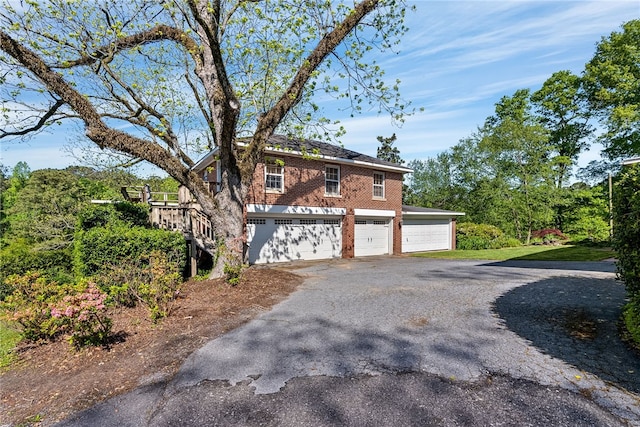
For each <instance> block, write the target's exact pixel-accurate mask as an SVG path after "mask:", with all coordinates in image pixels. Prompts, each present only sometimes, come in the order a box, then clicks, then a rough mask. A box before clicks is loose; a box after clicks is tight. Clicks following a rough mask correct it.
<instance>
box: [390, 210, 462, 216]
mask: <svg viewBox="0 0 640 427" xmlns="http://www.w3.org/2000/svg"><path fill="white" fill-rule="evenodd" d="M402 215H403V216H404V215H407V216H465V215H466V214H465V213H464V212H453V211H440V212H408V211H402Z"/></svg>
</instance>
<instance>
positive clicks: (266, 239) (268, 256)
mask: <svg viewBox="0 0 640 427" xmlns="http://www.w3.org/2000/svg"><path fill="white" fill-rule="evenodd" d="M247 242H248V243H249V263H251V264H264V263H272V262H285V261H293V260H301V259H306V260H311V259H327V258H340V257H342V221H341V220H340V219H309V218H268V217H262V218H248V220H247Z"/></svg>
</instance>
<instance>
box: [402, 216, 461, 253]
mask: <svg viewBox="0 0 640 427" xmlns="http://www.w3.org/2000/svg"><path fill="white" fill-rule="evenodd" d="M449 249H451V225H450V220H449V219H406V220H404V221H402V252H421V251H439V250H449Z"/></svg>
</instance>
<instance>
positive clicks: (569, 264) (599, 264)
mask: <svg viewBox="0 0 640 427" xmlns="http://www.w3.org/2000/svg"><path fill="white" fill-rule="evenodd" d="M483 266H486V267H512V268H537V269H542V270H573V271H601V272H603V273H615V272H616V264H615V263H614V262H612V261H533V260H526V259H524V258H522V259H518V258H514V259H511V260H507V261H498V262H491V263H487V264H483Z"/></svg>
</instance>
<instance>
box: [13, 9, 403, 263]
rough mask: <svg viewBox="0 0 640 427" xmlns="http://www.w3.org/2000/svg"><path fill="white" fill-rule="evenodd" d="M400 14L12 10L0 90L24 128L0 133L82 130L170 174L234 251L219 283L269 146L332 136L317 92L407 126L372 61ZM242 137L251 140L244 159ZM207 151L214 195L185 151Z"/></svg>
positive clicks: (397, 30)
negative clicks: (213, 150) (291, 137)
mask: <svg viewBox="0 0 640 427" xmlns="http://www.w3.org/2000/svg"><path fill="white" fill-rule="evenodd" d="M405 10H406V7H405V4H404V3H403V2H402V1H394V0H362V1H359V2H355V3H352V4H351V5H348V4H345V3H340V2H327V1H324V0H323V1H319V0H318V1H305V2H290V1H286V0H282V1H278V0H273V1H270V2H266V1H242V0H238V1H223V0H213V1H209V0H176V1H150V0H132V1H128V2H121V1H117V0H105V1H103V2H101V3H100V5H99V6H98V5H97V4H95V3H94V2H86V1H82V0H49V1H45V0H42V1H30V2H28V3H27V4H26V5H25V6H24V8H22V7H20V8H18V7H17V6H15V3H14V2H7V1H5V2H3V11H2V12H0V28H1V30H0V50H1V51H2V52H4V54H3V55H1V56H0V61H1V62H2V64H3V65H2V66H3V68H4V69H6V70H7V73H5V74H3V76H2V85H0V93H1V94H2V95H1V97H2V101H4V104H3V105H4V106H5V107H4V108H5V109H6V108H11V106H13V105H20V106H21V109H22V110H23V111H22V114H20V120H19V121H17V120H15V119H13V118H14V117H16V115H13V114H6V115H5V116H4V117H5V118H7V120H8V123H6V125H4V126H2V129H4V131H3V134H2V135H0V136H5V137H8V136H12V137H20V136H23V135H27V134H32V133H33V132H39V131H42V130H43V129H45V128H46V126H47V125H50V124H56V123H62V122H64V121H68V120H70V121H75V122H78V123H80V124H81V125H82V126H83V127H84V132H85V135H86V137H87V138H88V139H89V140H90V141H92V142H93V143H95V144H96V145H97V146H98V147H100V148H101V149H105V150H111V151H112V152H118V153H124V154H126V155H128V156H130V157H131V158H133V159H144V160H146V161H147V162H149V163H152V164H154V165H156V166H158V167H159V168H161V169H162V170H164V171H166V172H167V173H168V174H169V175H170V176H171V177H173V178H174V179H175V180H176V181H178V182H179V183H180V184H181V185H184V186H185V187H186V188H188V189H189V191H190V192H191V193H192V194H193V195H194V197H195V198H196V199H197V200H198V202H199V204H200V206H201V208H202V211H203V213H204V214H205V215H207V216H208V217H209V219H210V220H211V221H212V227H213V230H214V231H215V233H216V236H217V239H218V240H217V241H218V242H220V243H221V247H222V248H226V249H225V250H223V251H218V256H219V257H218V260H219V262H218V264H217V265H216V267H215V268H214V270H213V272H212V275H222V274H223V269H224V266H225V265H226V264H229V263H231V264H236V263H242V261H243V260H244V258H245V255H246V247H245V245H243V243H242V242H243V239H242V236H243V215H242V213H243V200H245V196H246V194H247V192H248V190H249V188H250V187H251V180H252V177H253V172H254V170H255V167H256V164H257V162H259V161H260V159H261V158H262V154H263V151H264V148H265V146H266V144H267V141H268V138H269V137H270V136H271V135H272V134H273V133H274V132H275V131H276V130H277V129H279V130H280V131H283V132H286V133H294V134H298V135H299V134H300V133H302V130H303V129H310V128H309V127H308V126H310V125H311V124H316V125H318V127H316V128H315V130H312V131H311V133H312V135H324V133H323V132H326V129H327V127H326V126H327V125H329V124H331V123H332V122H331V121H330V120H329V119H328V118H324V117H322V111H321V109H320V108H319V106H318V105H317V104H315V103H314V102H313V96H314V95H315V94H316V93H321V94H329V95H334V96H337V97H339V98H343V99H345V100H347V101H348V102H350V103H351V104H350V105H351V107H352V110H353V111H355V112H357V111H360V110H362V108H363V105H366V104H367V102H368V103H370V104H371V105H373V106H374V107H375V108H378V110H379V111H385V112H389V113H391V114H392V115H393V117H394V118H395V119H398V120H401V119H402V116H403V114H405V113H406V112H407V110H408V109H407V108H406V105H405V104H403V101H402V99H401V98H400V97H399V95H398V82H397V81H392V82H389V81H388V80H387V79H386V78H385V77H383V70H382V68H381V67H380V66H379V65H378V64H377V63H376V62H375V61H374V60H372V58H371V57H370V56H367V54H368V53H369V52H370V51H371V50H372V49H376V48H378V49H381V50H382V51H389V50H392V49H394V47H395V46H396V45H397V43H398V41H399V37H400V36H401V35H402V34H403V33H404V32H405V31H406V27H405V26H404V24H403V18H404V14H405ZM363 101H364V102H363ZM7 106H8V107H7ZM24 110H28V111H24ZM8 113H12V112H8ZM126 130H130V132H127V131H126ZM237 136H248V144H247V145H246V146H245V147H243V149H242V150H238V147H237V145H236V143H235V140H236V137H237ZM210 147H217V148H218V149H219V160H220V170H221V185H220V188H221V190H220V192H218V193H217V194H216V195H212V194H211V193H210V192H209V189H208V187H207V186H206V185H205V183H204V181H203V180H202V177H200V176H198V175H197V174H196V173H194V172H193V171H192V170H191V167H192V166H193V165H194V160H193V159H192V158H191V157H190V155H189V153H192V152H198V149H200V150H202V149H206V148H210ZM210 250H211V251H212V252H214V251H215V248H213V247H212V248H210Z"/></svg>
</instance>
